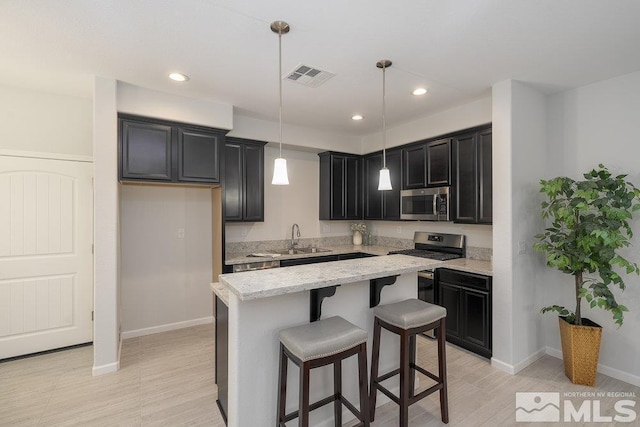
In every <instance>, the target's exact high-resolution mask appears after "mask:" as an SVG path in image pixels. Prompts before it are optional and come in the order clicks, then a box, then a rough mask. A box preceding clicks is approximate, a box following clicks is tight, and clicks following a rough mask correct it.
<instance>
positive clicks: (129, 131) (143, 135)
mask: <svg viewBox="0 0 640 427" xmlns="http://www.w3.org/2000/svg"><path fill="white" fill-rule="evenodd" d="M171 133H172V132H171V126H165V125H160V124H155V123H140V122H135V121H130V120H122V121H121V122H120V177H121V178H128V179H145V180H153V181H171V178H172V175H173V174H172V165H173V162H172V144H171V140H172V138H171Z"/></svg>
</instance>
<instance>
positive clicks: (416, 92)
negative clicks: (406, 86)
mask: <svg viewBox="0 0 640 427" xmlns="http://www.w3.org/2000/svg"><path fill="white" fill-rule="evenodd" d="M425 93H427V89H425V88H423V87H419V88H417V89H414V90H413V94H414V95H415V96H420V95H424V94H425Z"/></svg>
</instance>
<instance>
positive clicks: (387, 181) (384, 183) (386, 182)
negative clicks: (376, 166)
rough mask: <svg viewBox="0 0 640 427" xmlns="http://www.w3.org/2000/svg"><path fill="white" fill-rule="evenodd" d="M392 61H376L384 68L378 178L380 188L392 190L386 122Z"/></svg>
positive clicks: (381, 189)
mask: <svg viewBox="0 0 640 427" xmlns="http://www.w3.org/2000/svg"><path fill="white" fill-rule="evenodd" d="M391 64H392V62H391V61H389V60H388V59H382V60H380V61H378V62H377V63H376V67H378V68H382V169H380V179H379V180H378V190H380V191H384V190H391V177H390V176H389V169H387V123H386V117H385V113H386V105H385V102H386V70H387V68H389V67H391Z"/></svg>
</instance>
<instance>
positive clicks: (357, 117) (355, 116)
mask: <svg viewBox="0 0 640 427" xmlns="http://www.w3.org/2000/svg"><path fill="white" fill-rule="evenodd" d="M362 119H364V117H363V116H361V115H360V114H355V115H353V116H351V120H356V121H358V120H362Z"/></svg>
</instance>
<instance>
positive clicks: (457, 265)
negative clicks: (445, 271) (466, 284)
mask: <svg viewBox="0 0 640 427" xmlns="http://www.w3.org/2000/svg"><path fill="white" fill-rule="evenodd" d="M439 267H446V268H450V269H452V270H458V271H465V272H467V273H476V274H483V275H485V276H493V266H492V263H491V261H481V260H479V259H470V258H459V259H453V260H451V261H445V262H444V263H443V264H442V265H440V266H439Z"/></svg>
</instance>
